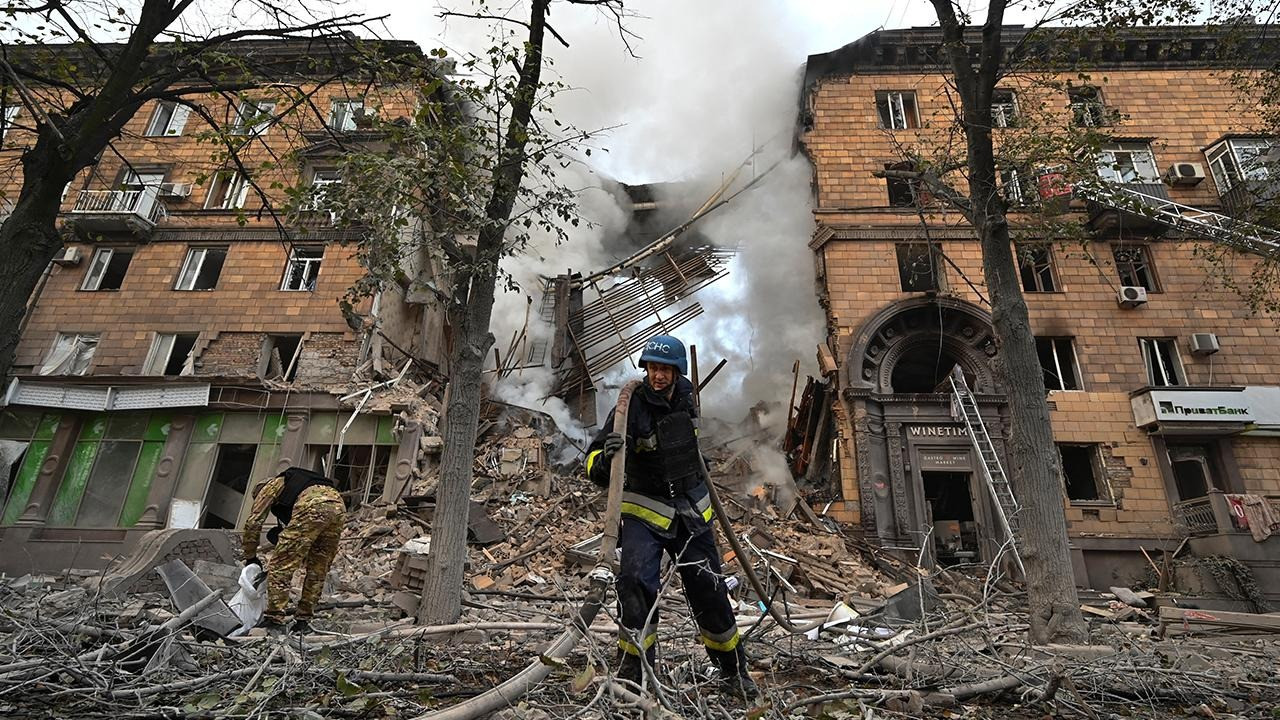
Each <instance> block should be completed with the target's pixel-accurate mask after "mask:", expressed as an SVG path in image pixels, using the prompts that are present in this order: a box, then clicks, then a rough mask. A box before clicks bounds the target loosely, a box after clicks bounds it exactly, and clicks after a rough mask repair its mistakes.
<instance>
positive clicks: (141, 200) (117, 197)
mask: <svg viewBox="0 0 1280 720" xmlns="http://www.w3.org/2000/svg"><path fill="white" fill-rule="evenodd" d="M156 195H157V191H156V189H153V188H147V189H143V190H81V191H80V194H79V195H77V196H76V204H75V206H74V207H73V208H71V213H72V214H73V215H127V216H133V217H137V218H140V219H142V220H146V221H147V222H149V223H151V224H152V225H154V224H155V223H156V222H157V221H158V220H160V219H161V218H163V217H164V216H165V209H164V204H163V203H161V202H160V201H159V200H158V199H156Z"/></svg>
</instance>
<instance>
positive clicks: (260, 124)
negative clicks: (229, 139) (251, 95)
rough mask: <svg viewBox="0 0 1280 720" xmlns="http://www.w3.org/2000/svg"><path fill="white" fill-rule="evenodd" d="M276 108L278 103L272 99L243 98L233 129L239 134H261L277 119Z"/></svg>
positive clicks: (237, 109)
mask: <svg viewBox="0 0 1280 720" xmlns="http://www.w3.org/2000/svg"><path fill="white" fill-rule="evenodd" d="M275 109H276V104H275V103H274V102H271V101H270V100H241V101H240V105H239V106H238V107H237V108H236V119H235V124H234V125H233V126H232V128H231V131H232V132H233V133H235V134H237V135H258V134H261V133H262V132H263V131H265V130H266V129H267V128H268V127H270V125H271V121H272V120H274V119H275V117H274V116H273V115H272V113H273V112H274V111H275Z"/></svg>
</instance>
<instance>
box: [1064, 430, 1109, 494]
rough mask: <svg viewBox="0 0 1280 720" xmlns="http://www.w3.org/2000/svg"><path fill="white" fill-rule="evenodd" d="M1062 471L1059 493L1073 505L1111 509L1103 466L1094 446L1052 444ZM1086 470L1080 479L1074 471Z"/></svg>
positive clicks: (1097, 450) (1099, 454) (1107, 483)
mask: <svg viewBox="0 0 1280 720" xmlns="http://www.w3.org/2000/svg"><path fill="white" fill-rule="evenodd" d="M1055 444H1056V445H1057V447H1058V458H1059V463H1060V465H1059V466H1060V467H1061V470H1062V493H1063V495H1065V496H1066V498H1067V501H1068V502H1070V503H1071V504H1072V505H1114V504H1115V501H1114V499H1113V496H1112V493H1111V485H1110V483H1109V482H1108V480H1107V472H1106V466H1105V465H1104V464H1103V462H1102V453H1101V448H1100V447H1099V445H1098V444H1097V443H1055ZM1085 468H1088V470H1087V472H1088V476H1087V477H1081V476H1080V475H1079V474H1077V473H1075V472H1072V471H1073V470H1084V469H1085Z"/></svg>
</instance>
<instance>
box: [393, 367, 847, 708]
mask: <svg viewBox="0 0 1280 720" xmlns="http://www.w3.org/2000/svg"><path fill="white" fill-rule="evenodd" d="M639 385H640V381H639V380H632V381H631V382H629V383H627V384H626V385H624V386H623V387H622V390H621V391H620V392H619V393H618V405H617V409H616V410H615V411H614V417H615V418H624V419H625V418H626V417H627V413H628V411H629V410H630V408H631V395H632V393H634V392H635V389H636V388H637V387H639ZM624 422H625V420H624ZM621 435H622V443H623V444H622V447H621V448H619V449H618V451H617V452H615V453H614V454H613V458H612V460H611V462H610V466H609V492H608V496H607V497H608V500H607V502H606V505H605V515H604V528H603V531H602V537H601V541H600V556H599V558H598V559H597V560H596V566H595V568H594V569H593V570H592V571H591V573H590V574H589V575H588V578H589V580H590V585H589V586H588V588H587V596H586V599H584V600H583V602H582V606H581V607H579V608H578V613H577V616H576V617H574V618H572V620H571V623H570V625H569V627H567V628H565V630H564V632H562V633H560V635H559V636H558V637H557V638H556V639H555V641H553V642H552V643H551V646H550V647H549V648H547V650H546V651H545V652H543V653H542V654H541V655H540V656H538V658H537V659H536V660H534V661H533V662H531V663H529V664H528V665H527V666H525V668H524V669H523V670H521V671H520V672H518V673H516V674H515V675H513V676H511V677H510V678H508V679H507V680H506V681H504V682H503V683H502V684H500V685H498V686H496V687H494V688H491V689H489V690H486V691H485V692H483V693H481V694H479V695H477V696H475V697H473V698H470V699H468V700H464V701H462V702H460V703H458V704H457V705H451V706H449V707H447V708H445V709H443V710H440V711H439V712H433V713H427V714H425V715H419V716H418V717H417V718H414V720H472V719H473V718H477V717H481V716H483V715H487V714H489V713H492V712H495V711H497V710H500V709H502V708H505V707H510V706H513V705H515V703H516V702H517V701H518V700H519V699H520V698H521V697H523V696H524V695H525V694H526V693H528V692H529V691H530V690H531V689H533V687H534V686H536V685H537V684H538V683H540V682H542V681H543V680H545V679H546V677H547V676H548V675H550V674H551V671H552V670H553V669H555V668H556V667H557V666H559V665H562V664H563V661H564V659H565V658H567V657H568V656H569V653H571V652H573V649H574V647H576V646H577V644H578V641H579V640H581V639H582V637H583V636H584V635H586V634H587V632H589V628H590V627H591V623H592V621H593V620H595V617H596V615H597V614H598V613H599V612H600V608H601V607H602V606H603V605H604V601H605V597H606V596H607V594H608V592H609V586H610V585H612V584H613V580H614V575H613V566H614V563H615V562H616V560H615V551H616V549H617V547H618V521H619V518H620V516H621V514H622V486H623V480H624V474H625V472H626V454H627V446H626V442H627V441H626V433H621ZM701 457H702V456H701V453H699V458H701ZM701 463H702V472H703V475H704V477H705V478H706V481H707V489H708V491H709V492H710V494H711V505H712V507H713V508H714V509H715V515H716V518H717V519H718V521H719V523H720V529H721V530H723V531H724V535H725V538H726V539H728V541H729V546H730V547H731V548H733V552H734V555H735V557H737V558H738V565H739V566H741V567H742V572H743V574H745V575H746V576H747V582H749V583H750V584H751V589H752V590H754V591H755V593H756V595H757V596H758V597H759V598H760V599H761V602H764V603H765V609H766V610H767V611H768V613H769V615H770V616H771V617H773V619H774V620H775V621H776V622H777V623H778V625H779V626H781V627H782V628H783V629H784V630H786V631H787V632H790V633H803V632H808V631H809V630H812V629H813V628H815V627H818V626H820V625H822V623H823V621H821V620H819V621H817V622H816V623H811V624H809V625H806V626H800V625H796V624H794V623H792V622H791V620H790V618H788V617H786V616H785V615H783V614H782V612H781V611H780V610H778V609H777V608H776V607H774V605H773V603H772V602H769V601H767V600H766V598H767V597H769V596H768V593H767V592H766V591H765V589H764V584H763V583H761V582H760V578H759V577H758V576H757V575H756V572H755V569H754V568H753V567H752V565H751V563H750V561H749V556H748V555H747V554H746V552H745V551H744V550H743V547H742V542H741V541H740V540H738V535H737V534H736V533H735V532H734V531H733V525H732V524H730V522H729V516H728V515H727V514H726V513H725V511H724V505H723V504H722V503H721V502H720V496H719V494H717V493H716V487H715V483H713V482H711V472H710V469H709V468H708V467H707V463H706V460H705V459H702V460H701Z"/></svg>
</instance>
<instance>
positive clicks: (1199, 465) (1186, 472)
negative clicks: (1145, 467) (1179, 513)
mask: <svg viewBox="0 0 1280 720" xmlns="http://www.w3.org/2000/svg"><path fill="white" fill-rule="evenodd" d="M1168 451H1169V465H1170V469H1171V470H1173V482H1174V485H1175V487H1176V488H1177V490H1178V500H1179V501H1181V502H1186V501H1187V500H1194V499H1196V498H1201V497H1204V496H1205V495H1208V494H1209V490H1210V488H1216V489H1218V490H1226V488H1225V487H1224V486H1223V483H1222V481H1221V479H1220V478H1219V477H1218V474H1217V473H1216V472H1214V466H1215V463H1214V460H1215V459H1216V458H1215V454H1214V451H1213V448H1212V447H1210V446H1208V445H1183V444H1174V443H1170V444H1169V445H1168Z"/></svg>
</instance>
